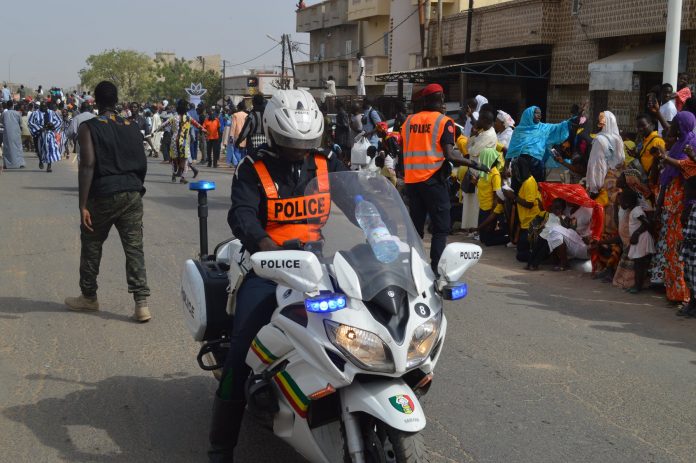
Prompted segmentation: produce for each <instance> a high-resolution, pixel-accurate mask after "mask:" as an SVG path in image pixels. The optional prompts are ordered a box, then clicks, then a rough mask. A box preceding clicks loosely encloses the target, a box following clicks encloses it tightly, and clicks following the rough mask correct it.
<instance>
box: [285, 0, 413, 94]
mask: <svg viewBox="0 0 696 463" xmlns="http://www.w3.org/2000/svg"><path fill="white" fill-rule="evenodd" d="M409 1H410V0H409ZM392 3H394V2H393V0H326V1H324V2H321V3H318V4H315V5H311V6H308V7H307V8H304V9H302V10H299V11H298V12H297V28H296V29H297V32H308V33H309V35H310V40H309V42H310V43H309V49H310V50H309V56H308V60H307V61H303V62H299V63H296V64H295V73H296V79H297V85H298V86H300V87H308V88H310V90H312V91H313V92H314V93H316V94H319V93H320V92H322V91H323V89H324V87H325V85H326V80H327V79H328V77H329V76H333V77H334V80H335V81H336V87H337V92H338V94H339V95H340V94H353V93H355V89H356V86H357V83H358V77H359V75H360V69H359V65H358V60H357V53H358V52H360V53H362V54H363V58H364V59H365V76H366V79H365V85H366V87H367V92H368V94H370V95H372V94H379V93H381V91H382V90H383V88H384V84H383V83H380V82H375V80H374V78H373V76H374V74H379V73H384V72H388V71H389V56H390V45H391V40H390V34H389V31H390V24H391V17H390V11H391V5H392Z"/></svg>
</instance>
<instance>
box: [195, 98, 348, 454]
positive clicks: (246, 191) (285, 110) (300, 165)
mask: <svg viewBox="0 0 696 463" xmlns="http://www.w3.org/2000/svg"><path fill="white" fill-rule="evenodd" d="M323 121H324V118H323V115H322V113H321V111H319V108H318V106H317V104H316V102H315V100H314V98H313V97H312V96H311V95H310V94H309V93H308V92H306V91H304V90H282V91H279V92H276V94H275V95H274V96H273V97H272V98H271V99H270V100H269V101H268V103H267V105H266V109H265V111H264V115H263V127H264V133H265V135H266V140H267V144H266V145H262V146H261V147H259V149H258V150H256V151H255V152H254V153H252V154H250V155H248V156H247V157H245V158H244V159H243V160H242V161H241V163H240V164H239V166H238V168H237V171H236V173H235V178H234V181H233V183H232V207H231V208H230V211H229V214H228V217H227V221H228V223H229V225H230V228H231V229H232V232H233V233H234V235H235V236H236V237H237V238H238V239H240V240H241V242H242V244H243V245H244V247H245V249H246V250H247V251H248V252H249V253H251V254H253V253H255V252H257V251H273V250H280V249H283V247H284V246H285V248H288V245H289V244H290V243H292V242H295V243H297V242H300V243H303V244H304V243H307V242H312V241H317V240H318V239H319V238H320V235H319V230H320V228H321V225H322V214H326V215H328V210H327V209H328V204H325V205H322V202H325V201H327V198H326V197H322V196H321V195H322V194H326V193H328V177H329V175H328V174H329V173H331V172H337V171H343V170H345V169H346V168H345V166H344V165H343V163H341V161H340V160H339V159H338V156H336V155H334V154H333V153H328V154H323V153H320V152H318V151H316V148H317V147H318V146H320V144H321V137H322V134H323V131H324V122H323ZM315 178H316V179H317V182H318V185H319V189H320V190H325V191H324V192H322V191H319V193H317V195H312V196H309V197H308V196H306V193H305V190H306V187H307V185H308V183H309V182H310V181H312V180H313V179H315ZM330 200H331V199H330V198H328V201H330ZM323 210H324V211H325V212H322V211H323ZM275 293H276V283H274V282H273V281H271V280H267V279H264V278H261V277H259V276H257V275H256V274H255V273H254V272H253V271H252V272H250V273H249V274H247V276H246V277H245V279H244V281H243V283H242V285H241V287H240V288H239V291H238V293H237V304H236V307H237V308H236V312H235V317H234V328H233V332H232V336H231V337H230V349H229V353H228V355H227V358H226V360H225V366H224V369H223V372H222V376H221V379H220V383H219V387H218V390H217V393H216V396H215V402H214V407H213V418H212V424H211V431H210V450H209V452H208V454H209V458H210V461H211V462H217V463H223V462H232V461H233V452H234V448H235V446H236V444H237V439H238V435H239V430H240V427H241V423H242V418H243V415H244V410H245V405H246V402H245V381H246V378H247V377H248V376H249V372H250V371H249V367H248V366H247V365H246V363H245V357H246V354H247V351H248V350H249V347H250V345H251V343H252V341H253V339H254V336H255V335H256V334H257V333H258V331H259V330H260V329H261V328H262V327H263V326H264V325H266V324H267V323H268V322H269V321H270V319H271V316H272V314H273V312H274V310H275V309H276V307H277V304H276V299H275Z"/></svg>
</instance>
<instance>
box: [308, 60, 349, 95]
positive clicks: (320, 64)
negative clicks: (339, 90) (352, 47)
mask: <svg viewBox="0 0 696 463" xmlns="http://www.w3.org/2000/svg"><path fill="white" fill-rule="evenodd" d="M349 68H350V61H348V60H342V59H339V60H329V61H305V62H302V63H297V64H295V76H296V78H297V85H299V86H300V87H311V88H323V87H324V86H325V83H326V79H328V78H329V76H333V78H334V80H335V81H336V86H337V87H346V86H348V85H349V78H348V75H349V72H348V70H349Z"/></svg>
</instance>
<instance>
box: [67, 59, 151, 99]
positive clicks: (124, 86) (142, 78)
mask: <svg viewBox="0 0 696 463" xmlns="http://www.w3.org/2000/svg"><path fill="white" fill-rule="evenodd" d="M86 64H87V66H86V67H85V68H84V69H82V70H80V73H79V74H80V80H81V82H82V85H84V86H86V87H87V88H94V87H95V86H96V85H97V84H98V83H99V82H101V81H102V80H109V81H111V82H113V83H114V84H115V85H116V87H117V88H118V91H119V99H120V100H121V101H145V99H147V98H148V97H149V96H150V92H151V90H152V86H153V84H154V66H153V62H152V60H151V59H150V57H149V56H147V55H146V54H144V53H140V52H138V51H135V50H115V49H111V50H106V51H104V52H102V53H99V54H96V55H90V56H89V57H88V58H87V61H86Z"/></svg>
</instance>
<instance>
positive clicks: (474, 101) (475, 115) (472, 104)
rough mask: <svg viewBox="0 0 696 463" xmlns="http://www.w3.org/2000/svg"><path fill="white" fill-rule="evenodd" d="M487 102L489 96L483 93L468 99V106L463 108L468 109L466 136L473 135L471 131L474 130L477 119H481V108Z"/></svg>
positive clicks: (466, 113)
mask: <svg viewBox="0 0 696 463" xmlns="http://www.w3.org/2000/svg"><path fill="white" fill-rule="evenodd" d="M487 103H488V98H486V97H485V96H483V95H476V97H475V98H471V99H470V100H468V101H467V103H466V108H463V109H466V112H465V114H464V115H465V117H466V123H465V124H464V136H466V137H469V136H471V131H472V130H473V128H474V125H475V124H476V121H478V119H479V113H480V111H481V108H482V107H483V105H485V104H487Z"/></svg>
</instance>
